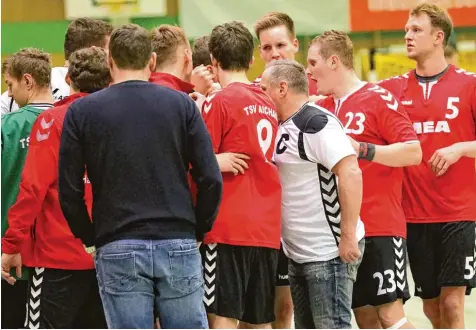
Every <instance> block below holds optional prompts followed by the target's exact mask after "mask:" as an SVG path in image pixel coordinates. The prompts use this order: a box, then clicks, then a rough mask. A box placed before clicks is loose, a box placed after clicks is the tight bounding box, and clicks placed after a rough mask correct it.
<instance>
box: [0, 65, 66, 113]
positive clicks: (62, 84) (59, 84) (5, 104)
mask: <svg viewBox="0 0 476 330" xmlns="http://www.w3.org/2000/svg"><path fill="white" fill-rule="evenodd" d="M67 73H68V68H67V67H54V68H52V69H51V90H52V92H53V98H54V99H55V101H59V100H62V99H64V98H65V97H68V96H69V85H68V84H67V83H66V79H65V78H66V74H67ZM0 103H1V111H2V115H3V114H4V113H9V112H12V111H16V110H18V104H16V102H15V101H13V99H12V98H11V97H9V96H8V91H6V92H4V93H3V94H2V96H1V97H0Z"/></svg>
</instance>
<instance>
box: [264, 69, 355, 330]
mask: <svg viewBox="0 0 476 330" xmlns="http://www.w3.org/2000/svg"><path fill="white" fill-rule="evenodd" d="M260 84H261V88H262V89H263V90H264V91H265V92H266V93H267V94H268V96H269V97H270V98H271V99H272V100H273V101H274V103H275V105H276V108H277V111H278V115H279V117H280V118H279V119H280V122H281V123H280V126H279V131H278V135H277V137H276V149H275V153H274V161H275V163H276V165H277V166H278V168H279V174H280V178H281V184H282V187H283V197H282V217H283V222H282V239H283V248H284V252H285V253H286V255H287V256H288V257H289V259H290V264H289V281H290V284H291V293H292V297H293V303H294V309H295V311H294V314H295V316H294V317H295V323H296V328H307V329H309V328H318V329H319V328H330V329H336V328H351V318H352V317H351V303H352V288H353V283H354V281H355V279H356V275H357V269H358V266H359V265H360V261H361V259H362V253H363V249H364V240H363V237H364V226H363V223H362V222H361V221H360V218H359V213H360V206H361V203H362V173H361V171H360V169H359V165H358V163H357V156H356V154H355V151H354V149H353V148H352V145H351V143H350V141H349V139H348V138H347V136H346V134H345V132H344V130H343V127H342V125H341V123H340V122H339V120H338V119H337V118H336V117H335V116H334V115H332V114H331V113H330V112H329V111H327V110H325V109H323V108H321V107H319V106H316V105H314V104H312V103H310V102H309V97H308V86H307V84H308V82H307V77H306V73H305V69H304V67H303V66H302V65H301V64H299V63H297V62H295V61H289V60H279V61H274V62H272V63H270V64H269V65H268V68H267V69H266V71H265V72H264V74H263V76H262V80H261V83H260ZM359 241H360V242H359Z"/></svg>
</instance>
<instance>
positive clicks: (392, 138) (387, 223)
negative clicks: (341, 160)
mask: <svg viewBox="0 0 476 330" xmlns="http://www.w3.org/2000/svg"><path fill="white" fill-rule="evenodd" d="M317 104H318V105H320V106H322V107H324V108H326V109H329V110H330V111H332V112H334V114H335V115H336V116H337V117H338V118H339V120H340V121H341V122H342V124H343V125H344V130H345V132H346V133H347V134H348V135H349V136H351V137H352V138H353V139H354V140H356V141H358V142H368V143H373V144H376V145H389V144H393V143H398V142H402V143H418V138H417V136H416V134H415V131H414V130H413V127H412V124H411V122H410V120H409V119H408V117H407V115H406V114H405V112H404V111H403V110H402V107H401V106H400V105H399V103H398V101H397V99H396V98H395V97H394V96H393V95H392V94H391V93H390V92H389V91H387V90H385V89H383V88H382V87H379V86H376V85H374V84H371V83H365V82H362V86H361V87H360V88H359V89H358V90H357V91H355V92H353V93H351V94H350V95H347V96H346V97H344V98H341V99H334V98H333V97H332V96H329V97H327V98H325V99H322V100H319V101H317ZM359 166H360V168H361V170H362V178H363V200H362V208H361V213H360V217H361V219H362V221H363V222H364V225H365V236H367V237H372V236H400V237H404V238H406V221H405V215H404V213H403V208H402V182H403V170H402V168H400V167H389V166H385V165H381V164H377V163H375V162H370V161H367V160H363V159H360V160H359Z"/></svg>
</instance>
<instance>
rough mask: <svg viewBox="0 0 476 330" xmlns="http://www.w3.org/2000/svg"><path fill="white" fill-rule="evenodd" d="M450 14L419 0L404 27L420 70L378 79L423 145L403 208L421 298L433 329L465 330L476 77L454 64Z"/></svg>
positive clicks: (410, 171) (408, 171)
mask: <svg viewBox="0 0 476 330" xmlns="http://www.w3.org/2000/svg"><path fill="white" fill-rule="evenodd" d="M451 29H452V22H451V18H450V17H449V15H448V14H447V13H446V12H445V11H444V10H443V9H441V8H439V7H438V6H436V5H430V4H426V3H424V4H421V5H418V6H417V7H415V8H414V9H413V10H412V11H411V12H410V16H409V19H408V22H407V24H406V26H405V31H406V35H405V42H406V47H407V55H408V57H409V58H411V59H414V60H415V61H416V70H412V71H410V72H408V73H406V74H404V75H402V76H398V77H394V78H390V79H387V80H384V81H382V82H380V83H379V84H380V86H382V87H384V88H386V89H388V90H389V91H390V92H392V93H393V94H394V95H395V96H396V97H397V98H398V99H399V101H400V103H401V104H402V105H403V106H404V107H405V109H406V111H407V113H408V116H409V118H410V120H411V121H412V123H413V127H414V129H415V131H416V133H417V136H418V139H419V140H420V143H421V147H422V150H423V161H422V163H421V164H420V165H418V166H411V167H407V168H405V169H404V181H403V209H404V212H405V215H406V218H407V223H408V226H407V230H408V255H409V259H410V267H411V271H412V274H413V279H414V280H415V288H416V290H415V295H417V296H419V297H421V298H422V299H423V311H424V312H425V315H426V316H427V317H428V318H429V319H430V321H431V323H432V324H433V326H434V327H435V328H440V327H441V328H464V296H465V291H466V292H467V293H468V294H469V293H470V289H471V288H473V287H474V286H475V283H474V282H475V276H474V274H475V260H474V259H475V258H474V257H475V255H474V254H475V220H476V184H475V183H476V174H475V171H474V159H471V158H474V157H476V152H475V142H474V140H475V139H476V125H475V122H476V76H475V74H473V73H469V72H466V71H464V70H462V69H458V68H456V67H454V66H453V65H448V64H447V62H446V60H445V56H444V48H445V45H446V44H447V43H448V39H449V37H450V33H451Z"/></svg>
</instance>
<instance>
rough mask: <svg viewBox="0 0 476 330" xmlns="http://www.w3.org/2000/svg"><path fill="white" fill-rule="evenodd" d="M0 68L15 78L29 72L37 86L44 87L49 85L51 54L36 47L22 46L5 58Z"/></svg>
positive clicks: (17, 78)
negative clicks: (22, 47)
mask: <svg viewBox="0 0 476 330" xmlns="http://www.w3.org/2000/svg"><path fill="white" fill-rule="evenodd" d="M2 70H4V72H3V73H4V74H5V72H8V74H9V75H10V76H12V78H15V79H16V80H20V79H21V78H23V75H24V74H29V75H31V76H32V77H33V79H34V80H35V82H36V84H37V85H38V86H39V87H42V88H45V87H48V86H50V80H51V56H50V54H48V53H45V52H43V51H41V50H39V49H37V48H24V49H22V50H20V51H18V52H16V53H15V54H13V55H12V56H10V57H9V58H8V59H7V60H5V61H4V62H3V65H2Z"/></svg>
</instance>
